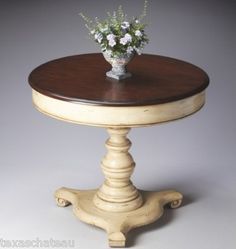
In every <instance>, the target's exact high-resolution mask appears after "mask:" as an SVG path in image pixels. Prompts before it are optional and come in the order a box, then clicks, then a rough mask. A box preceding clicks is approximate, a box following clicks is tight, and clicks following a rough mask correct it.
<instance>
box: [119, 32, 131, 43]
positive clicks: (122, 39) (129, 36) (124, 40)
mask: <svg viewBox="0 0 236 249" xmlns="http://www.w3.org/2000/svg"><path fill="white" fill-rule="evenodd" d="M129 42H132V36H131V35H130V34H128V33H127V34H125V36H124V37H122V38H121V39H120V44H122V45H126V44H127V43H129Z"/></svg>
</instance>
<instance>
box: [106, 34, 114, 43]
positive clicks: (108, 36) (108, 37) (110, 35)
mask: <svg viewBox="0 0 236 249" xmlns="http://www.w3.org/2000/svg"><path fill="white" fill-rule="evenodd" d="M107 40H108V41H110V40H115V35H113V34H109V35H107Z"/></svg>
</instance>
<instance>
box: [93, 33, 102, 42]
mask: <svg viewBox="0 0 236 249" xmlns="http://www.w3.org/2000/svg"><path fill="white" fill-rule="evenodd" d="M94 38H95V40H97V41H98V43H101V42H102V39H103V36H102V34H101V33H96V34H95V35H94Z"/></svg>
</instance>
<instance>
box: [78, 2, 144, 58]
mask: <svg viewBox="0 0 236 249" xmlns="http://www.w3.org/2000/svg"><path fill="white" fill-rule="evenodd" d="M147 4H148V2H147V0H145V1H144V8H143V12H142V14H141V15H140V17H138V18H137V17H133V18H132V19H131V20H128V19H127V15H126V14H125V13H124V11H123V9H122V6H119V8H118V10H117V11H114V12H113V14H111V13H110V12H107V16H108V17H107V19H105V20H103V21H100V20H99V19H98V18H97V17H96V18H95V19H94V20H91V19H90V18H88V17H86V16H85V15H84V14H83V13H80V15H81V17H82V18H83V19H84V21H85V22H86V24H85V26H86V27H87V28H88V30H89V34H90V36H91V37H92V38H93V39H94V40H95V42H96V43H98V44H99V45H100V47H101V50H102V52H106V53H107V54H108V55H110V56H111V57H112V58H116V57H120V56H122V55H124V54H135V53H137V54H139V55H140V54H141V51H142V49H143V47H144V46H145V45H146V44H147V43H148V38H147V35H146V33H145V31H144V29H145V27H146V24H145V23H142V21H143V19H144V18H145V16H146V14H147Z"/></svg>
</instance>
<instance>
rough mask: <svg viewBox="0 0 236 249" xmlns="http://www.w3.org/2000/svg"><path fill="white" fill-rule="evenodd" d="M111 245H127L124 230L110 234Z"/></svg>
mask: <svg viewBox="0 0 236 249" xmlns="http://www.w3.org/2000/svg"><path fill="white" fill-rule="evenodd" d="M108 239H109V246H110V247H125V241H126V238H125V235H124V234H123V233H122V232H114V233H110V234H109V235H108Z"/></svg>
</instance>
